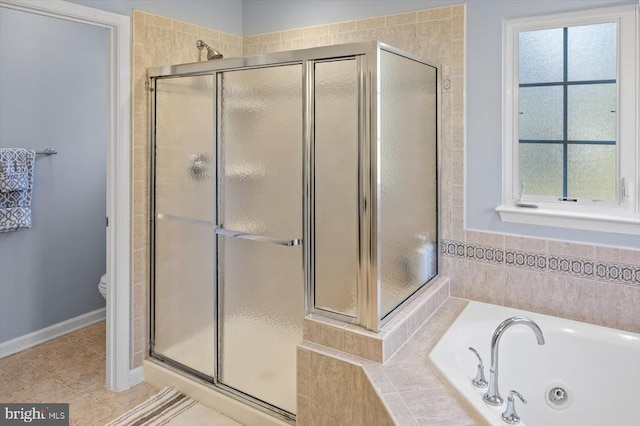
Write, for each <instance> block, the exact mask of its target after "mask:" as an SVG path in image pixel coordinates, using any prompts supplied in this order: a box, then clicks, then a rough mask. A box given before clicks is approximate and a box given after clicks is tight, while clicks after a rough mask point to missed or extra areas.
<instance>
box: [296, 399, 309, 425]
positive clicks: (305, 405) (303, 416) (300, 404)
mask: <svg viewBox="0 0 640 426" xmlns="http://www.w3.org/2000/svg"><path fill="white" fill-rule="evenodd" d="M296 403H297V404H296V405H297V413H296V426H310V425H311V413H310V405H311V404H310V402H309V397H308V396H303V395H300V394H298V397H297V400H296Z"/></svg>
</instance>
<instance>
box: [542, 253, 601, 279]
mask: <svg viewBox="0 0 640 426" xmlns="http://www.w3.org/2000/svg"><path fill="white" fill-rule="evenodd" d="M593 264H594V261H593V260H591V259H580V258H577V257H565V256H560V255H557V254H554V255H551V256H549V272H553V273H555V274H562V275H572V276H577V277H579V278H594V276H593V269H594V268H593Z"/></svg>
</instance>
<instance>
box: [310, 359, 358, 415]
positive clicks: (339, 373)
mask: <svg viewBox="0 0 640 426" xmlns="http://www.w3.org/2000/svg"><path fill="white" fill-rule="evenodd" d="M310 368H311V370H310V371H311V384H310V398H309V402H310V413H311V416H310V417H311V424H312V425H327V426H330V425H338V424H348V425H353V426H360V425H362V424H363V423H362V400H363V380H364V379H365V378H364V373H363V372H362V370H361V368H360V367H359V366H356V365H354V364H350V363H348V362H344V361H342V360H339V359H337V358H333V357H330V356H326V355H322V354H319V353H317V352H311V358H310Z"/></svg>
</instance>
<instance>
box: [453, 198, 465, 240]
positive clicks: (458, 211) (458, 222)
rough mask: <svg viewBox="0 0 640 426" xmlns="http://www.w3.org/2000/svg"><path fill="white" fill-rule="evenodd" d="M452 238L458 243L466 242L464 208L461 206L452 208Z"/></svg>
mask: <svg viewBox="0 0 640 426" xmlns="http://www.w3.org/2000/svg"><path fill="white" fill-rule="evenodd" d="M451 238H452V239H454V240H456V241H464V240H465V230H464V208H463V207H461V206H454V207H452V208H451Z"/></svg>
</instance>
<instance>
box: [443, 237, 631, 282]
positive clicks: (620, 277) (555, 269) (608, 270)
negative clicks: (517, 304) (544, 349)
mask: <svg viewBox="0 0 640 426" xmlns="http://www.w3.org/2000/svg"><path fill="white" fill-rule="evenodd" d="M440 253H441V254H442V255H443V256H447V257H455V258H459V259H464V260H471V261H476V262H485V263H493V264H503V265H505V266H507V267H510V268H522V269H530V270H534V271H539V272H545V271H548V272H551V273H553V274H559V275H570V276H572V277H576V278H586V279H592V280H600V281H607V282H612V283H618V284H625V285H635V286H640V265H630V264H626V263H615V262H603V261H598V260H592V259H584V258H579V257H572V256H562V255H557V254H550V255H545V254H544V253H538V252H528V251H524V250H514V249H506V250H505V249H502V248H497V247H492V246H485V245H481V244H467V243H463V242H461V241H453V240H442V241H441V243H440Z"/></svg>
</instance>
